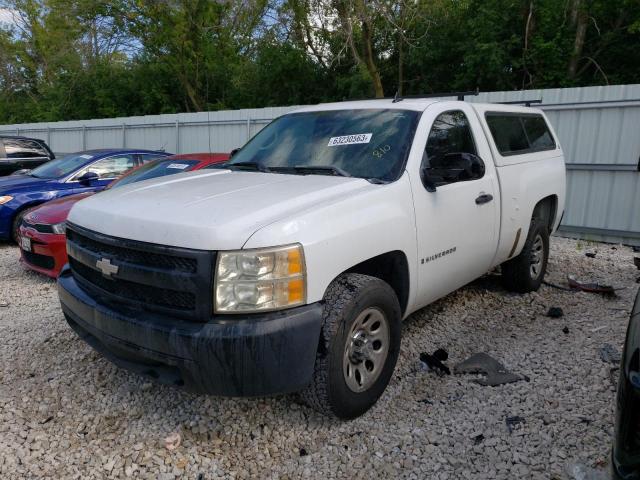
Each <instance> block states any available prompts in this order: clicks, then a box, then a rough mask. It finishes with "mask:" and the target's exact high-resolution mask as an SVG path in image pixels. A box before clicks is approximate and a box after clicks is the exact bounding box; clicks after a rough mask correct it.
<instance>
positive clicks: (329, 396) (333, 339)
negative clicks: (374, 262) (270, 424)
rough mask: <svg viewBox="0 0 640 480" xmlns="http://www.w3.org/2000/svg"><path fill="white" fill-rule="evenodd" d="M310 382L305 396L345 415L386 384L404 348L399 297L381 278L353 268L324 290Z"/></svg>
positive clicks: (355, 412)
mask: <svg viewBox="0 0 640 480" xmlns="http://www.w3.org/2000/svg"><path fill="white" fill-rule="evenodd" d="M324 301H325V306H324V313H323V325H322V331H321V335H320V344H319V348H318V352H317V355H316V363H315V368H314V375H313V380H312V382H311V384H310V385H309V386H308V387H307V388H306V389H305V390H303V391H302V392H301V395H302V399H303V400H304V401H305V403H307V405H309V406H310V407H312V408H314V409H316V410H318V411H319V412H321V413H324V414H328V415H334V416H336V417H338V418H342V419H350V418H355V417H358V416H360V415H362V414H363V413H365V412H366V411H367V410H369V408H371V406H372V405H373V404H375V403H376V401H377V400H378V398H380V396H381V395H382V393H383V392H384V390H385V388H386V387H387V385H388V383H389V380H390V379H391V375H392V374H393V370H394V369H395V365H396V361H397V360H398V354H399V352H400V336H401V311H400V304H399V302H398V297H397V296H396V294H395V292H394V291H393V290H392V288H391V287H390V286H389V285H388V284H387V283H385V282H383V281H382V280H380V279H378V278H375V277H370V276H367V275H360V274H355V273H349V274H344V275H341V276H339V277H338V278H337V279H336V280H334V281H333V283H332V284H331V285H330V286H329V288H328V289H327V293H326V295H325V299H324Z"/></svg>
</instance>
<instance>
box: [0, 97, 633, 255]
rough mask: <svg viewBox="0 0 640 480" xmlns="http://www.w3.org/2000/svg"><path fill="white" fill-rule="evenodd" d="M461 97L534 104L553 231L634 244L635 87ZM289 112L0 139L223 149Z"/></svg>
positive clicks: (25, 130)
mask: <svg viewBox="0 0 640 480" xmlns="http://www.w3.org/2000/svg"><path fill="white" fill-rule="evenodd" d="M467 100H468V101H470V102H508V101H523V100H542V103H541V105H540V108H542V109H543V110H544V111H545V113H546V114H547V116H548V117H549V120H550V121H551V123H552V124H553V126H554V128H555V130H556V133H557V134H558V136H559V139H560V143H561V145H562V148H563V150H564V152H565V157H566V161H567V203H566V211H565V215H564V219H563V223H562V227H561V233H564V234H567V235H572V236H581V237H586V238H590V239H594V240H604V241H612V242H620V241H622V242H625V243H630V244H635V245H640V173H638V169H639V167H640V165H639V162H640V159H639V157H640V85H616V86H602V87H584V88H558V89H545V90H525V91H511V92H483V93H481V94H479V95H478V96H475V97H473V96H470V97H467ZM533 106H537V105H533ZM295 108H298V107H295V106H289V107H268V108H256V109H242V110H230V111H220V112H198V113H180V114H165V115H149V116H137V117H123V118H113V119H95V120H79V121H78V120H75V121H69V122H51V123H35V124H20V125H4V126H0V134H3V133H6V134H20V135H26V136H31V137H37V138H41V139H43V140H45V141H47V143H48V144H49V146H50V147H51V149H52V150H53V151H54V152H56V153H66V152H74V151H78V150H84V149H89V148H104V147H133V148H149V149H164V150H166V151H171V152H176V153H188V152H229V151H231V150H232V149H234V148H236V147H240V146H242V145H243V144H244V143H245V142H246V141H247V140H249V139H250V138H251V137H252V136H253V135H255V134H256V133H257V132H258V131H260V129H261V128H263V127H264V126H265V125H266V124H267V123H268V122H269V121H271V120H272V119H274V118H276V117H278V116H280V115H283V114H285V113H287V112H289V111H291V110H293V109H295Z"/></svg>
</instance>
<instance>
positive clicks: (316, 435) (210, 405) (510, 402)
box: [0, 238, 639, 479]
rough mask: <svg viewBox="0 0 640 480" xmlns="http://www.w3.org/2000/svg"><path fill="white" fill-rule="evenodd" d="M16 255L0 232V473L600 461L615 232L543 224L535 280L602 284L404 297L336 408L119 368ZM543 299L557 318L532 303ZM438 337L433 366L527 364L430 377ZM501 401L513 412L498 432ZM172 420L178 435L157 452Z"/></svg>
mask: <svg viewBox="0 0 640 480" xmlns="http://www.w3.org/2000/svg"><path fill="white" fill-rule="evenodd" d="M586 252H597V255H596V257H595V258H589V257H586V256H585V253H586ZM17 257H18V251H17V249H16V248H15V247H10V246H0V339H1V342H0V477H1V478H3V479H5V478H40V477H49V478H115V477H126V476H130V477H136V478H154V479H155V478H162V479H165V478H166V479H169V478H192V479H196V478H198V477H199V475H200V474H202V477H200V478H204V479H208V478H218V477H223V478H228V477H235V478H249V477H258V478H265V477H266V478H299V477H301V476H304V477H318V478H334V477H336V478H343V477H350V478H371V477H374V476H375V477H378V478H398V477H402V478H436V479H444V478H451V479H460V478H505V479H507V478H545V479H549V478H558V479H563V478H570V477H569V475H568V473H567V472H568V470H567V466H568V465H571V464H572V463H575V462H578V463H580V464H583V465H586V466H588V467H595V468H596V469H600V470H604V468H605V467H604V466H605V464H606V463H607V460H608V455H609V448H610V442H611V434H612V424H613V411H614V397H615V388H614V386H613V384H612V380H611V376H612V375H610V370H611V368H612V365H611V364H607V363H604V362H603V361H602V360H601V358H600V354H599V350H600V348H601V347H602V345H604V344H606V343H610V344H612V345H613V346H615V347H616V348H618V349H619V348H621V345H622V342H623V340H624V333H625V329H626V325H627V320H628V316H629V311H630V309H631V306H632V299H633V296H634V295H635V292H636V290H637V288H638V286H637V284H636V283H635V281H636V278H637V277H638V275H639V272H638V271H637V270H636V268H635V267H634V266H633V263H632V257H633V254H632V252H631V249H629V248H627V247H621V246H615V247H614V246H611V245H603V244H593V243H585V242H577V241H574V240H567V239H561V238H553V240H552V254H551V261H550V265H549V274H548V275H547V280H549V281H552V282H554V283H557V284H566V274H567V273H572V274H574V275H576V276H577V277H578V278H579V279H583V280H590V281H600V282H604V283H610V284H614V285H616V286H624V287H626V289H624V290H621V291H619V292H618V293H619V296H618V297H617V298H604V297H602V296H600V295H595V294H589V293H569V292H564V291H561V290H558V289H554V288H551V287H548V286H543V287H542V288H541V289H540V291H539V292H537V293H532V294H527V295H515V294H510V293H507V292H505V291H504V290H502V289H501V288H500V286H499V282H498V281H497V279H496V277H495V276H487V277H484V278H483V279H480V280H478V281H477V282H474V283H473V284H471V285H469V286H467V287H465V288H464V289H462V290H460V291H458V292H456V293H453V294H451V295H449V296H447V297H446V298H444V299H442V300H440V301H438V302H436V303H435V304H433V305H431V306H430V307H428V308H426V309H423V310H421V311H419V312H417V313H415V314H414V315H412V316H411V317H410V318H409V319H408V320H407V322H406V323H405V326H404V328H403V344H402V352H401V355H400V359H399V362H398V366H397V368H396V373H395V375H394V377H393V379H392V381H391V384H390V385H389V387H388V389H387V391H386V393H385V394H384V395H383V397H382V398H381V399H380V401H379V402H378V404H377V405H376V406H375V407H374V408H373V409H372V410H371V411H369V412H368V413H367V414H366V415H364V416H363V417H361V418H359V419H356V420H354V421H351V422H339V421H336V420H332V419H328V418H324V417H322V416H321V415H319V414H316V413H315V412H314V411H312V410H311V409H309V408H307V407H305V406H302V405H300V404H298V403H297V402H296V399H295V397H293V396H287V397H280V398H269V399H258V400H246V399H223V398H215V397H208V396H198V395H193V394H187V393H183V392H180V391H177V390H174V389H172V388H169V387H164V386H161V385H157V384H153V383H148V382H146V381H145V380H143V379H141V378H139V377H138V376H136V375H133V374H129V373H127V372H126V371H123V370H120V369H118V368H116V367H115V366H113V365H111V364H110V363H109V362H107V361H106V360H104V359H103V358H102V357H101V356H100V355H98V354H96V353H94V352H93V351H92V350H91V349H90V348H89V347H88V346H87V345H85V344H84V343H83V342H82V341H80V340H79V339H78V338H76V336H75V335H74V334H73V333H72V331H71V330H70V329H69V328H68V327H67V325H66V323H65V321H64V318H63V316H62V314H61V312H60V309H59V306H58V302H57V295H56V289H55V283H54V282H53V281H51V280H48V279H46V278H44V277H41V276H39V275H37V274H35V273H31V272H28V271H25V270H24V269H23V267H22V266H21V265H20V264H19V262H18V260H17ZM7 304H8V305H7ZM2 305H4V306H2ZM551 306H559V307H561V308H562V309H563V310H564V317H562V318H557V319H552V318H548V317H546V316H545V314H546V312H547V310H548V308H549V307H551ZM565 327H567V328H568V333H563V329H564V328H565ZM565 331H566V330H565ZM440 347H442V348H445V349H446V350H448V352H449V354H450V358H449V361H448V364H449V365H450V366H452V365H454V364H455V363H457V362H459V361H462V360H464V359H465V358H467V357H468V356H469V355H471V354H473V353H476V352H481V351H484V352H487V353H489V354H490V355H492V356H494V357H495V358H497V359H498V360H500V361H501V362H502V363H504V364H505V365H506V366H507V367H508V368H509V369H510V370H512V371H513V372H516V373H519V374H523V375H526V376H527V377H528V378H529V379H530V380H529V381H528V382H527V381H521V382H518V383H513V384H509V385H503V386H499V387H483V386H480V385H478V384H476V383H473V382H472V381H471V380H472V379H473V376H469V375H465V376H457V375H451V376H444V377H439V376H438V375H436V374H435V373H434V372H433V371H430V370H428V369H427V368H426V367H425V366H424V365H423V364H422V363H421V362H420V361H419V355H420V352H424V351H426V352H432V351H433V350H435V349H436V348H440ZM513 416H517V417H521V418H522V419H523V420H522V422H521V423H519V424H518V425H517V426H516V427H515V428H514V429H513V431H512V432H511V433H510V432H509V429H508V428H507V425H506V423H505V419H506V418H507V417H513ZM172 432H179V433H180V435H181V438H182V443H181V445H180V446H179V447H178V448H177V449H175V450H173V451H170V450H168V449H166V448H165V446H164V439H165V437H166V436H167V435H169V434H170V433H172Z"/></svg>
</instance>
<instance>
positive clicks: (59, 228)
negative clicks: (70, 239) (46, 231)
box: [51, 222, 67, 235]
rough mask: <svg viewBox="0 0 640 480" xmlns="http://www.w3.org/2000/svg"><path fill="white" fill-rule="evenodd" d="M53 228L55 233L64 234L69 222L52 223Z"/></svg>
mask: <svg viewBox="0 0 640 480" xmlns="http://www.w3.org/2000/svg"><path fill="white" fill-rule="evenodd" d="M51 229H52V230H53V233H57V234H58V235H64V233H65V231H66V230H67V222H60V223H55V224H53V225H51Z"/></svg>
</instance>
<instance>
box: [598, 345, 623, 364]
mask: <svg viewBox="0 0 640 480" xmlns="http://www.w3.org/2000/svg"><path fill="white" fill-rule="evenodd" d="M600 358H601V359H602V361H603V362H605V363H613V364H618V363H620V360H621V359H622V356H621V355H620V352H619V351H618V349H617V348H616V347H614V346H613V345H611V344H610V343H605V344H604V345H603V346H602V347H601V348H600Z"/></svg>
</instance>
